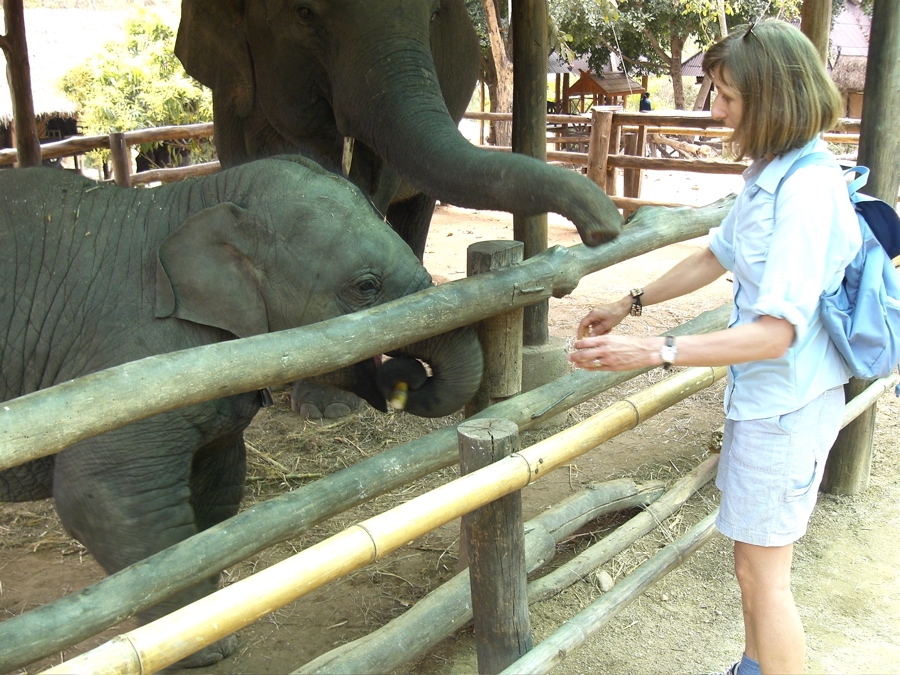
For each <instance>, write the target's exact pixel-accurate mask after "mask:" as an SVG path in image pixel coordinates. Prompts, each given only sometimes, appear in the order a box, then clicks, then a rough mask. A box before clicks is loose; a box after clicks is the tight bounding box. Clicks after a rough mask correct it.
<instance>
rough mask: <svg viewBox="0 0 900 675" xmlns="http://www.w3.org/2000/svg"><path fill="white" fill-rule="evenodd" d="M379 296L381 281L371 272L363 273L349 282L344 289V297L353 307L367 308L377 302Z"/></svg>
mask: <svg viewBox="0 0 900 675" xmlns="http://www.w3.org/2000/svg"><path fill="white" fill-rule="evenodd" d="M380 295H381V279H380V278H379V277H378V276H377V275H376V274H373V273H372V272H364V273H362V274H360V275H359V276H357V277H355V278H354V279H353V280H352V281H350V282H349V283H348V284H347V286H346V287H345V288H344V297H345V299H346V300H347V302H349V303H350V304H351V305H353V306H355V307H368V306H369V305H373V304H375V303H376V302H377V301H378V298H379V296H380Z"/></svg>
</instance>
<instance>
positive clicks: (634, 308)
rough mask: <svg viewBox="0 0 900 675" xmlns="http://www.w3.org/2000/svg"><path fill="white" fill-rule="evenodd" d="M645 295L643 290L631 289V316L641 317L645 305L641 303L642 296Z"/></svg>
mask: <svg viewBox="0 0 900 675" xmlns="http://www.w3.org/2000/svg"><path fill="white" fill-rule="evenodd" d="M643 294H644V289H643V288H632V289H631V311H630V312H629V313H630V314H631V316H640V315H641V312H642V311H643V310H644V305H643V304H642V303H641V296H642V295H643Z"/></svg>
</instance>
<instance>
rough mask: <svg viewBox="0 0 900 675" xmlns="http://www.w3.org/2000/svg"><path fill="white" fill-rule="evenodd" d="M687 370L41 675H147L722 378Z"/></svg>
mask: <svg viewBox="0 0 900 675" xmlns="http://www.w3.org/2000/svg"><path fill="white" fill-rule="evenodd" d="M725 372H726V369H725V368H691V369H687V370H684V371H682V372H679V373H677V374H675V375H673V376H671V377H669V378H668V379H666V380H663V381H662V382H659V383H658V384H655V385H653V386H651V387H649V388H647V389H645V390H643V391H641V392H638V393H637V394H635V395H633V396H631V397H629V398H626V399H623V400H622V401H619V402H617V403H614V404H613V405H611V406H609V407H608V408H606V409H605V410H603V411H601V412H599V413H597V414H596V415H594V416H592V417H590V418H588V419H586V420H584V421H582V422H580V423H579V424H576V425H574V426H572V427H570V428H569V429H567V430H565V431H563V432H561V433H559V434H557V435H556V436H553V437H551V438H548V439H546V440H544V441H541V442H539V443H536V444H535V445H532V446H531V447H530V448H528V449H526V450H523V451H522V452H519V453H515V454H513V455H510V456H509V457H507V458H505V459H502V460H500V461H498V462H495V463H494V464H492V465H490V466H488V467H486V468H484V469H480V470H478V471H475V472H473V473H470V474H468V475H466V476H463V477H460V478H458V479H457V480H455V481H452V482H451V483H448V484H446V485H443V486H441V487H438V488H436V489H434V490H432V491H430V492H428V493H426V494H424V495H421V496H419V497H416V498H414V499H412V500H410V501H408V502H406V503H404V504H401V505H399V506H396V507H394V508H392V509H390V510H389V511H386V512H384V513H381V514H379V515H376V516H374V517H372V518H369V519H368V520H365V521H363V522H362V523H359V524H357V525H354V526H352V527H350V528H349V529H347V530H344V531H343V532H341V533H339V534H337V535H334V536H332V537H330V538H328V539H326V540H324V541H322V542H320V543H318V544H316V545H314V546H312V547H310V548H308V549H306V550H304V551H301V552H300V553H298V554H296V555H294V556H292V557H290V558H288V559H287V560H284V561H282V562H280V563H277V564H276V565H273V566H271V567H269V568H267V569H265V570H263V571H261V572H258V573H256V574H254V575H253V576H252V577H249V578H247V579H243V580H241V581H238V582H237V583H234V584H232V585H230V586H226V587H225V588H223V589H221V590H220V591H218V592H216V593H213V594H212V595H209V596H207V597H205V598H202V599H201V600H198V601H197V602H194V603H192V604H190V605H188V606H186V607H183V608H181V609H179V610H176V611H175V612H172V613H171V614H168V615H166V616H165V617H162V618H161V619H158V620H156V621H154V622H153V623H150V624H147V625H146V626H142V627H140V628H137V629H134V630H132V631H129V632H128V633H125V634H123V635H120V636H119V637H118V638H117V639H116V640H113V641H111V642H107V643H106V644H104V645H102V646H101V647H99V648H98V649H95V650H93V651H90V652H87V653H85V654H82V655H81V656H79V657H76V658H75V659H72V660H70V661H66V662H65V663H62V664H60V665H59V666H57V667H55V668H51V669H50V670H48V671H46V672H47V673H57V674H59V673H67V674H69V675H76V674H78V673H96V674H98V675H101V674H103V673H122V672H125V673H141V674H147V673H152V672H156V671H158V670H161V669H162V668H165V667H166V666H169V665H171V664H173V663H176V662H177V661H179V660H180V659H182V658H184V657H185V656H188V655H189V654H192V653H193V652H195V651H197V650H198V649H201V648H202V647H204V646H206V645H209V644H212V643H213V642H215V641H216V640H218V639H220V638H222V637H225V636H227V635H230V634H231V633H233V632H235V631H236V630H238V629H239V628H241V627H243V626H246V625H248V624H249V623H252V622H253V621H255V620H256V619H258V618H260V617H262V616H265V615H266V614H268V613H270V612H273V611H275V610H276V609H278V608H279V607H282V606H284V605H285V604H287V603H289V602H291V601H293V600H296V599H297V598H299V597H301V596H303V595H304V594H306V593H308V592H309V591H312V590H314V589H315V588H318V587H320V586H322V585H324V584H326V583H328V582H330V581H334V580H335V579H338V578H340V577H341V576H343V575H345V574H347V573H349V572H350V571H352V570H353V569H359V568H360V567H362V566H364V565H366V564H369V563H371V562H374V561H375V560H379V559H381V558H383V557H384V556H385V555H387V554H389V553H391V552H392V551H395V550H396V549H398V548H400V547H401V546H404V545H406V544H408V543H410V542H411V541H414V540H415V539H416V538H418V537H420V536H422V535H423V534H426V533H428V532H430V531H431V530H433V529H435V528H436V527H440V526H441V525H445V524H447V523H449V522H451V521H452V520H455V519H456V518H460V517H462V516H463V515H464V514H466V513H468V512H470V511H472V510H473V509H475V508H478V507H479V506H483V505H485V504H488V503H490V502H492V501H494V500H496V499H498V498H500V497H503V496H505V495H507V494H510V493H512V492H515V491H516V490H520V489H522V488H523V487H525V486H526V485H528V484H529V483H531V482H533V481H534V480H537V479H538V478H540V477H543V476H544V475H546V474H548V473H549V472H550V471H552V470H553V469H555V468H558V467H559V466H561V465H563V464H566V463H568V462H571V461H572V460H573V459H575V458H576V457H578V456H580V455H582V454H584V453H585V452H587V451H589V450H591V449H593V448H595V447H597V446H598V445H600V444H601V443H603V442H604V441H606V440H609V439H610V438H612V437H614V436H616V435H617V434H620V433H622V432H624V431H627V430H629V429H633V428H634V427H636V426H637V425H638V424H639V423H640V422H641V421H643V420H646V419H648V418H649V417H652V416H653V415H655V414H657V413H658V412H660V411H662V410H664V409H665V408H667V407H668V406H671V405H674V404H675V403H677V402H678V401H681V400H683V399H685V398H687V397H688V396H690V395H691V394H694V393H696V392H698V391H700V390H702V389H704V388H705V387H708V386H709V385H711V384H712V383H713V382H715V381H716V380H718V379H719V378H721V377H723V376H724V375H725Z"/></svg>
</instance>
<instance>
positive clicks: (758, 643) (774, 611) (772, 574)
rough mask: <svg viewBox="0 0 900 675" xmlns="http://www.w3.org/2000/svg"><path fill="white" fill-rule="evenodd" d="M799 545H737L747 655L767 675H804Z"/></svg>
mask: <svg viewBox="0 0 900 675" xmlns="http://www.w3.org/2000/svg"><path fill="white" fill-rule="evenodd" d="M793 553H794V545H793V544H789V545H787V546H777V547H767V546H754V545H752V544H745V543H742V542H739V541H736V542H735V543H734V569H735V573H736V574H737V578H738V583H739V584H740V587H741V603H742V605H743V609H744V632H745V636H746V647H745V653H746V654H747V656H749V657H750V658H751V659H755V660H756V661H759V665H760V668H761V669H762V672H763V674H764V675H769V674H777V675H793V674H795V673H802V672H803V670H804V666H805V662H806V636H805V635H804V632H803V624H802V623H801V621H800V614H799V613H798V612H797V606H796V605H795V604H794V596H793V594H792V593H791V559H792V557H793Z"/></svg>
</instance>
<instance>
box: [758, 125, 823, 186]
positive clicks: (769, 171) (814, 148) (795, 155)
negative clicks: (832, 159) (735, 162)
mask: <svg viewBox="0 0 900 675" xmlns="http://www.w3.org/2000/svg"><path fill="white" fill-rule="evenodd" d="M827 149H828V144H827V143H826V142H825V141H824V140H822V139H821V138H820V137H818V136H817V137H816V138H814V139H813V140H811V141H810V142H809V143H807V144H806V145H804V146H803V147H802V148H796V149H794V150H788V151H787V152H786V153H784V154H783V155H778V156H777V157H775V158H774V159H772V160H767V159H757V160H755V161H754V162H753V163H752V164H751V165H750V167H749V168H748V169H747V170H746V171H745V172H744V177H745V179H746V180H748V181H749V180H751V179H755V180H754V181H753V182H754V183H755V184H756V186H757V187H759V188H762V189H763V190H765V191H766V192H768V193H769V194H775V190H777V189H778V184H779V183H780V182H781V179H782V178H784V174H786V173H787V172H788V169H790V168H791V165H792V164H793V163H794V162H796V161H797V160H798V159H799V158H800V157H803V156H804V155H808V154H810V153H812V152H819V151H820V150H827Z"/></svg>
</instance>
